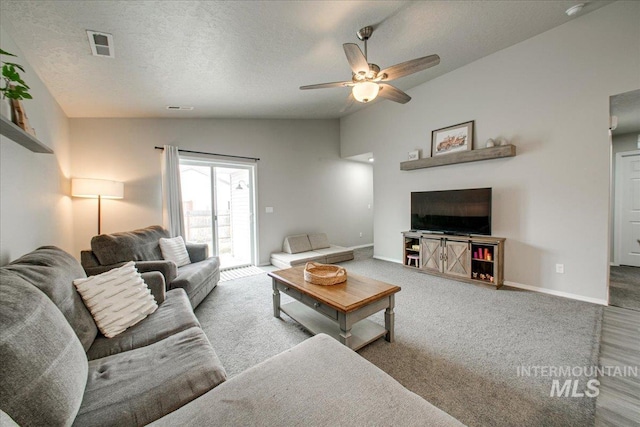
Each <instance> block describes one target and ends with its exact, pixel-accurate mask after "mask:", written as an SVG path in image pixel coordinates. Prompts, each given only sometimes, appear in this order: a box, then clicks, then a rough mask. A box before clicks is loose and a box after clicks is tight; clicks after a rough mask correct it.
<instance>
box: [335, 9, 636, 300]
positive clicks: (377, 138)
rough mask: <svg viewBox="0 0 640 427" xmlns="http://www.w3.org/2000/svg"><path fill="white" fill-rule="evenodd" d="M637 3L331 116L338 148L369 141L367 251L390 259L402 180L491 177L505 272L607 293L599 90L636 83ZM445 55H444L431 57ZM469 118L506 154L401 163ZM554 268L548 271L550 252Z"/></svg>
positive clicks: (606, 150) (540, 283)
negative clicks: (508, 148) (402, 100)
mask: <svg viewBox="0 0 640 427" xmlns="http://www.w3.org/2000/svg"><path fill="white" fill-rule="evenodd" d="M638 22H640V3H639V2H616V3H613V4H611V5H609V6H606V7H604V8H602V9H598V10H596V11H595V12H592V13H589V14H587V15H584V16H582V17H579V18H577V19H575V20H572V21H570V22H568V23H567V24H564V25H562V26H560V27H557V28H555V29H552V30H550V31H547V32H545V33H543V34H540V35H538V36H536V37H533V38H531V39H529V40H526V41H524V42H522V43H519V44H517V45H515V46H512V47H510V48H507V49H504V50H502V51H500V52H497V53H495V54H492V55H490V56H487V57H485V58H482V59H480V60H478V61H476V62H474V63H472V64H469V65H467V66H465V67H462V68H460V69H457V70H455V71H453V72H451V73H448V74H446V75H444V76H441V77H439V78H437V79H434V80H432V81H430V82H427V83H425V84H423V85H420V86H418V87H416V88H414V89H413V90H411V91H409V94H410V95H411V96H412V97H413V99H412V100H411V102H410V103H408V104H406V105H399V104H394V103H392V102H389V101H383V102H381V103H379V104H376V105H372V106H370V107H369V108H366V109H364V110H362V111H360V112H357V113H355V114H352V115H350V116H347V117H345V118H343V119H342V120H341V142H342V146H341V151H342V155H343V156H352V155H356V154H360V153H365V152H373V153H374V155H375V158H376V162H375V165H374V198H375V200H376V213H375V218H374V235H375V239H374V242H375V256H376V257H379V258H384V259H390V260H394V261H399V260H400V258H401V244H400V239H401V237H400V232H401V231H403V230H407V229H408V228H409V225H410V223H409V209H410V206H409V196H410V192H411V191H417V190H441V189H454V188H473V187H493V191H494V194H493V195H494V200H493V234H494V235H496V236H502V237H506V238H507V243H506V257H505V264H506V265H505V277H506V280H507V282H511V283H512V284H517V285H519V286H522V287H531V288H536V289H540V290H542V291H545V292H550V293H555V294H558V295H565V296H572V297H576V298H581V299H586V300H590V301H594V302H601V303H603V302H606V300H607V281H608V259H609V248H608V245H609V235H608V224H609V168H610V164H609V155H610V145H609V144H610V143H609V136H608V127H609V97H610V96H611V95H614V94H619V93H623V92H627V91H629V90H633V89H637V88H638V87H640V73H639V72H638V70H640V50H639V49H638V40H640V26H638V25H637V24H638ZM442 61H443V62H444V61H447V58H446V57H444V58H442ZM468 120H475V124H476V143H475V147H474V148H475V149H481V148H482V147H483V145H484V143H485V141H486V140H487V139H488V138H495V137H497V136H503V137H506V138H508V139H509V140H511V141H512V142H513V143H514V144H515V145H516V146H517V149H518V155H517V156H516V157H514V158H510V159H500V160H491V161H485V162H477V163H468V164H458V165H451V166H444V167H438V168H432V169H422V170H417V171H410V172H402V171H400V168H399V164H400V162H401V161H403V160H405V159H406V157H407V152H408V151H411V150H413V149H415V148H421V149H422V150H423V153H429V152H430V136H431V131H432V130H433V129H438V128H441V127H445V126H450V125H453V124H456V123H460V122H464V121H468ZM556 263H561V264H564V269H565V273H564V274H557V273H555V264H556Z"/></svg>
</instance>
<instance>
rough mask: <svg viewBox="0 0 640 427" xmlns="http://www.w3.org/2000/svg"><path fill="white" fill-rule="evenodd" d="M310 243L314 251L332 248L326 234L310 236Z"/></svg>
mask: <svg viewBox="0 0 640 427" xmlns="http://www.w3.org/2000/svg"><path fill="white" fill-rule="evenodd" d="M309 243H311V249H313V250H314V251H315V250H316V249H323V248H328V247H329V246H330V245H329V238H328V237H327V235H326V234H325V233H314V234H309Z"/></svg>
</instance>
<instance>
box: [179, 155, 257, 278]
mask: <svg viewBox="0 0 640 427" xmlns="http://www.w3.org/2000/svg"><path fill="white" fill-rule="evenodd" d="M180 179H181V183H182V207H183V210H184V229H185V239H186V240H187V241H189V242H196V243H205V244H207V246H208V247H209V253H211V254H214V255H215V256H218V257H219V258H220V269H221V270H225V269H230V268H238V267H243V266H248V265H255V261H256V239H255V236H256V233H255V220H254V218H255V215H254V208H255V191H254V190H255V165H253V164H236V163H226V162H217V161H209V160H201V159H189V158H181V159H180Z"/></svg>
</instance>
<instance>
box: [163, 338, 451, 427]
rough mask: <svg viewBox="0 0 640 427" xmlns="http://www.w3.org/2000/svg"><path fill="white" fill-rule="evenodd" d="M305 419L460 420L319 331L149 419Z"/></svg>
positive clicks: (326, 422)
mask: <svg viewBox="0 0 640 427" xmlns="http://www.w3.org/2000/svg"><path fill="white" fill-rule="evenodd" d="M310 424H311V425H318V426H338V425H341V426H358V425H381V426H382V425H389V426H410V425H425V426H431V427H443V426H456V427H460V426H462V424H461V423H460V422H458V421H457V420H456V419H454V418H453V417H451V416H450V415H448V414H446V413H445V412H443V411H441V410H440V409H438V408H436V407H435V406H433V405H432V404H430V403H429V402H427V401H426V400H424V399H422V398H421V397H420V396H418V395H416V394H414V393H412V392H410V391H409V390H407V389H406V388H404V387H403V386H402V385H400V383H398V382H397V381H396V380H394V379H393V378H391V377H390V376H389V375H387V374H386V373H385V372H383V371H382V370H380V369H379V368H378V367H376V366H375V365H373V364H372V363H370V362H369V361H367V360H365V359H364V358H362V357H361V356H360V355H358V353H356V352H354V351H352V350H350V349H348V348H347V347H345V346H343V345H341V344H339V343H338V342H337V341H336V340H334V339H333V338H330V337H329V336H327V335H324V334H319V335H316V336H315V337H313V338H310V339H308V340H306V341H305V342H303V343H301V344H299V345H297V346H295V347H294V348H292V349H291V350H287V351H285V352H283V353H280V354H279V355H277V356H274V357H272V358H271V359H268V360H266V361H265V362H262V363H260V364H258V365H256V366H254V367H253V368H250V369H248V370H246V371H244V372H243V373H241V374H239V375H237V376H235V377H233V378H232V379H231V380H229V381H227V382H225V383H223V384H221V385H219V386H218V387H216V388H215V389H213V390H211V391H210V392H208V393H206V394H204V395H203V396H201V397H200V398H198V399H196V400H194V401H193V402H191V403H189V404H188V405H186V406H183V407H182V408H180V409H178V410H177V411H175V412H173V413H171V414H169V415H168V416H166V417H164V418H162V419H160V420H158V421H156V422H155V423H153V424H152V425H153V426H156V427H157V426H167V427H169V426H248V425H267V426H268V425H273V426H276V425H277V426H292V425H310Z"/></svg>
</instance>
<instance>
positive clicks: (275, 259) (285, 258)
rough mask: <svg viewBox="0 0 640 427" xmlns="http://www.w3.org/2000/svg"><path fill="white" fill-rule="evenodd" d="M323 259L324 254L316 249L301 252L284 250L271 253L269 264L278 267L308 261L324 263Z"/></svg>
mask: <svg viewBox="0 0 640 427" xmlns="http://www.w3.org/2000/svg"><path fill="white" fill-rule="evenodd" d="M325 259H326V256H325V255H323V254H321V253H318V252H316V251H307V252H301V253H299V254H288V253H286V252H276V253H273V254H271V264H273V265H275V266H276V267H280V268H289V267H293V266H296V265H303V264H305V263H307V262H309V261H317V262H320V263H324V262H325Z"/></svg>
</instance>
